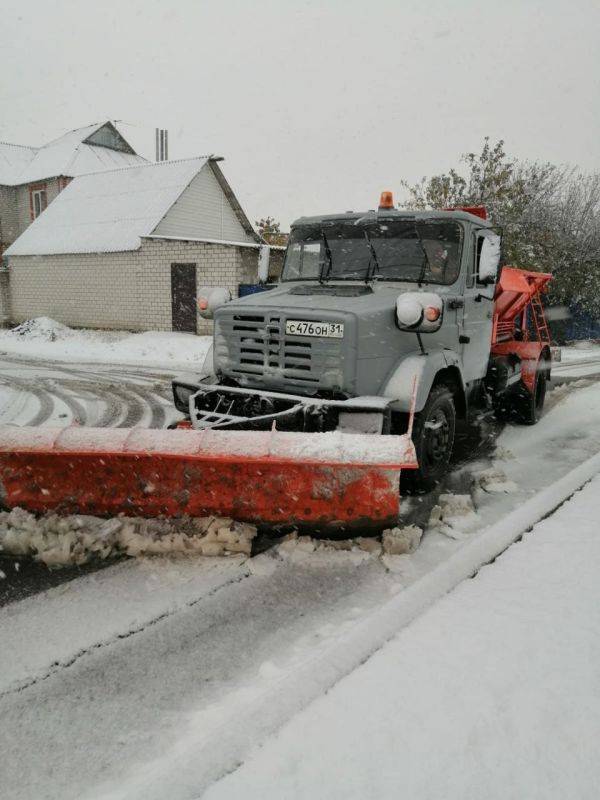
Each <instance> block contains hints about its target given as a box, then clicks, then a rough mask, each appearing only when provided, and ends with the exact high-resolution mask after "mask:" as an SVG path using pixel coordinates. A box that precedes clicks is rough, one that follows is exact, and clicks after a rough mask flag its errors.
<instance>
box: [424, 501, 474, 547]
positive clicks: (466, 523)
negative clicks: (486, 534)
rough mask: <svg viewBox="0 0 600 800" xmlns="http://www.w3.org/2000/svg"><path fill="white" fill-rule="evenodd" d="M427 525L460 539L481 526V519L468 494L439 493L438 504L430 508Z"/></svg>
mask: <svg viewBox="0 0 600 800" xmlns="http://www.w3.org/2000/svg"><path fill="white" fill-rule="evenodd" d="M429 527H430V528H434V529H436V530H438V531H439V532H440V533H443V534H445V535H446V536H449V537H450V538H451V539H462V538H463V536H464V534H469V533H473V532H474V531H476V530H477V529H478V528H479V527H481V519H480V518H479V516H478V515H477V513H476V511H475V508H474V506H473V500H472V498H471V495H469V494H441V495H440V496H439V498H438V504H437V505H435V506H434V507H433V508H432V509H431V514H430V516H429Z"/></svg>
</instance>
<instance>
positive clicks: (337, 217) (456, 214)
mask: <svg viewBox="0 0 600 800" xmlns="http://www.w3.org/2000/svg"><path fill="white" fill-rule="evenodd" d="M362 219H364V220H365V221H369V220H373V221H376V220H378V219H419V220H429V219H456V220H461V221H464V222H474V223H476V224H477V226H478V227H480V228H489V227H490V226H491V222H490V221H489V220H484V219H482V218H481V217H478V216H477V215H476V214H470V213H468V212H467V211H462V210H460V209H456V210H451V211H442V210H436V209H432V210H428V211H400V210H399V209H395V208H386V209H384V210H379V211H375V210H369V211H346V212H345V213H342V214H324V215H323V214H321V215H318V216H313V217H299V218H298V219H296V220H294V222H292V225H291V227H292V228H294V227H297V226H301V225H319V224H321V223H327V222H331V223H333V222H350V221H352V220H354V221H357V220H362Z"/></svg>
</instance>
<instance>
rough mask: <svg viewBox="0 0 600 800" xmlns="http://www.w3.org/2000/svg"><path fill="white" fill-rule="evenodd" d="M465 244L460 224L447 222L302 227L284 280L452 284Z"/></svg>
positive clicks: (288, 257) (297, 231)
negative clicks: (463, 243) (462, 246)
mask: <svg viewBox="0 0 600 800" xmlns="http://www.w3.org/2000/svg"><path fill="white" fill-rule="evenodd" d="M365 233H366V235H365ZM323 234H325V236H324V235H323ZM461 244H462V229H461V227H460V225H458V223H456V222H451V221H446V220H425V221H418V222H415V220H411V219H402V220H381V221H373V222H368V223H362V222H360V223H356V222H355V221H349V222H335V223H324V224H322V225H302V226H298V227H296V228H294V229H293V230H292V232H291V234H290V241H289V244H288V249H287V252H286V257H285V263H284V267H283V275H282V280H284V281H298V280H319V279H321V280H325V279H329V280H367V279H369V280H384V281H411V282H415V283H416V282H419V281H421V282H423V283H438V284H450V283H454V281H455V280H456V279H457V277H458V273H459V270H460V253H461ZM327 246H328V248H329V253H328V252H327Z"/></svg>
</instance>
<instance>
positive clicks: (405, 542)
mask: <svg viewBox="0 0 600 800" xmlns="http://www.w3.org/2000/svg"><path fill="white" fill-rule="evenodd" d="M422 536H423V531H422V529H421V528H419V527H418V526H417V525H405V526H404V527H403V528H391V529H389V530H386V531H384V532H383V537H382V543H383V551H384V553H386V554H388V555H393V556H400V555H404V554H405V553H414V551H415V550H416V549H417V547H418V546H419V542H420V541H421V537H422Z"/></svg>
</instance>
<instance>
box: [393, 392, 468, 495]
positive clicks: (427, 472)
mask: <svg viewBox="0 0 600 800" xmlns="http://www.w3.org/2000/svg"><path fill="white" fill-rule="evenodd" d="M455 431H456V407H455V405H454V398H453V396H452V392H451V391H450V389H449V388H448V387H447V386H444V385H440V386H434V388H433V389H432V390H431V392H430V394H429V397H428V398H427V402H426V403H425V406H424V408H423V410H422V411H421V412H420V413H419V414H417V415H416V416H415V422H414V427H413V437H412V438H413V442H414V444H415V450H416V453H417V462H418V464H419V467H418V469H416V470H410V471H406V472H405V473H404V474H403V481H404V482H405V484H406V485H407V486H408V488H409V489H410V490H412V491H415V492H417V493H422V492H430V491H431V490H432V489H434V488H435V487H436V486H437V484H438V483H439V482H440V480H441V479H442V478H443V477H444V475H445V474H446V473H447V471H448V464H449V463H450V458H451V456H452V450H453V447H454V434H455Z"/></svg>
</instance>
